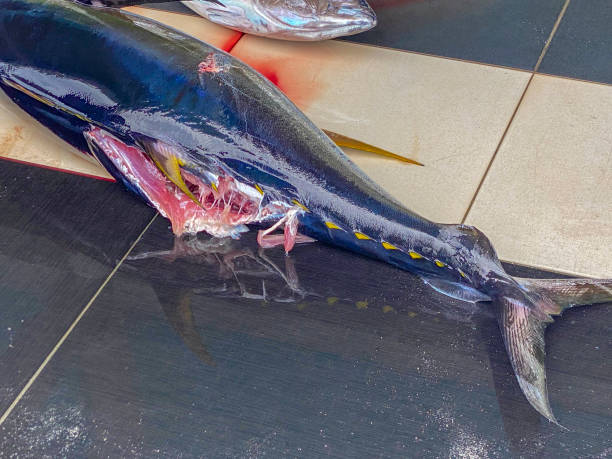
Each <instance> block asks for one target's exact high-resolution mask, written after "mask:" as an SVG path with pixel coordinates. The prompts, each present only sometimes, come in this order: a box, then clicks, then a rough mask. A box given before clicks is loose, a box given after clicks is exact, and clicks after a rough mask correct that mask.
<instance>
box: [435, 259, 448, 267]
mask: <svg viewBox="0 0 612 459" xmlns="http://www.w3.org/2000/svg"><path fill="white" fill-rule="evenodd" d="M434 263H435V264H436V266H437V267H438V268H444V267H445V266H446V265H445V264H444V263H442V262H441V261H440V260H434Z"/></svg>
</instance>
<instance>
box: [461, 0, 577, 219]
mask: <svg viewBox="0 0 612 459" xmlns="http://www.w3.org/2000/svg"><path fill="white" fill-rule="evenodd" d="M570 1H571V0H565V3H564V4H563V7H562V8H561V11H560V12H559V15H558V16H557V20H556V21H555V23H554V25H553V28H552V30H551V31H550V34H549V35H548V38H547V39H546V42H545V43H544V47H543V48H542V52H540V57H538V60H537V62H536V64H535V66H534V68H533V70H532V72H531V75H530V76H529V80H528V81H527V84H526V85H525V89H524V90H523V93H522V94H521V97H519V100H518V102H517V104H516V107H514V111H513V112H512V115H511V116H510V119H509V120H508V124H507V125H506V128H505V129H504V132H503V133H502V136H501V138H500V139H499V142H498V143H497V147H496V148H495V151H494V152H493V155H492V156H491V159H490V160H489V164H487V167H486V169H485V171H484V174H482V177H481V179H480V182H479V183H478V186H477V187H476V191H475V192H474V195H473V196H472V199H471V200H470V203H469V205H468V207H467V209H466V211H465V213H464V214H463V218H462V219H461V223H462V224H465V222H466V220H467V218H468V216H469V215H470V212H471V210H472V207H474V203H475V202H476V198H477V197H478V194H479V193H480V190H481V189H482V187H483V185H484V182H485V180H486V178H487V176H488V175H489V171H490V170H491V167H492V166H493V163H494V162H495V158H496V157H497V153H499V150H500V149H501V146H502V144H503V143H504V140H505V139H506V135H507V134H508V132H509V131H510V126H512V123H513V122H514V118H516V114H517V113H518V110H519V108H520V106H521V104H522V103H523V100H524V99H525V95H526V94H527V91H528V90H529V86H530V85H531V82H532V81H533V78H534V77H535V75H536V72H537V71H538V69H539V68H540V64H541V63H542V60H543V59H544V56H545V55H546V52H547V51H548V48H549V46H550V43H551V42H552V40H553V38H554V36H555V33H556V32H557V29H558V28H559V24H561V20H562V19H563V16H565V12H566V11H567V8H568V6H569V4H570Z"/></svg>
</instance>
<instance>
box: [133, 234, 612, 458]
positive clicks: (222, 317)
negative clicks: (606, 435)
mask: <svg viewBox="0 0 612 459" xmlns="http://www.w3.org/2000/svg"><path fill="white" fill-rule="evenodd" d="M160 247H163V248H162V249H160ZM127 266H128V269H130V270H133V271H135V272H136V271H137V272H138V273H139V275H141V276H145V277H147V276H150V277H151V279H159V278H160V273H163V282H157V281H154V282H152V283H151V285H152V287H153V289H154V291H155V293H156V295H157V297H158V300H159V303H160V305H161V307H162V309H163V311H164V313H165V315H166V317H167V319H168V321H169V323H170V324H171V325H172V327H173V329H174V330H175V331H176V333H178V334H179V335H180V336H181V339H182V340H183V342H184V343H185V345H186V346H187V347H188V348H189V349H190V350H191V351H192V352H193V353H194V354H196V355H197V356H198V358H199V359H200V360H201V361H202V362H204V363H205V364H207V365H215V363H216V361H217V359H216V357H215V355H214V352H211V351H209V350H208V348H207V344H206V342H207V337H206V336H204V335H203V334H202V333H201V332H198V329H200V330H201V329H202V328H203V327H202V325H201V324H200V325H198V324H197V323H196V321H194V309H196V310H197V312H196V313H195V315H196V316H199V317H205V319H204V320H205V321H206V322H207V323H208V326H210V323H211V322H212V323H216V324H220V323H221V322H223V321H226V322H224V323H223V325H220V326H222V327H224V328H226V329H233V330H244V324H245V322H246V323H248V324H249V325H248V327H247V328H248V330H249V334H251V335H253V336H257V337H260V338H264V339H279V340H281V341H287V342H289V343H291V344H293V345H295V344H297V345H299V346H304V347H305V348H307V349H311V350H313V349H315V350H317V351H322V352H333V353H335V354H339V355H341V356H342V357H343V358H345V359H349V360H350V359H365V360H367V361H370V362H371V363H374V364H376V365H382V366H383V367H386V368H392V369H393V371H394V372H399V373H400V374H401V373H402V372H405V373H406V374H411V375H412V376H413V377H415V378H423V381H422V383H423V384H425V385H427V384H433V385H440V384H441V387H442V388H443V391H444V390H447V391H448V393H446V394H444V393H441V394H439V396H440V397H441V400H442V402H441V403H440V406H447V407H448V403H447V402H444V398H445V397H447V398H450V399H452V398H453V397H452V396H451V395H449V394H453V393H454V392H457V393H458V394H459V393H461V392H462V391H464V390H467V391H468V392H469V391H473V390H481V391H483V393H485V394H488V395H487V396H485V397H484V399H485V400H486V399H488V398H490V400H489V403H490V404H489V405H487V403H485V404H484V405H482V406H480V408H479V410H480V411H481V412H488V415H487V416H491V415H492V414H493V413H495V414H494V416H497V417H498V419H499V420H500V421H501V422H502V425H503V428H502V429H503V430H504V431H505V433H504V435H503V437H504V442H505V444H506V448H507V451H508V452H514V453H517V454H522V453H524V452H525V451H526V449H528V450H530V451H532V452H535V451H536V450H537V449H538V448H540V450H544V449H546V448H547V443H546V442H544V441H542V435H543V433H544V432H547V433H546V435H548V436H551V435H552V436H557V435H560V434H561V431H559V432H556V431H555V429H556V428H555V427H554V426H549V425H547V423H546V422H545V421H544V422H542V421H543V420H542V419H541V417H540V416H539V415H538V414H537V413H536V412H535V411H534V410H533V409H532V408H531V407H530V406H529V404H528V403H527V402H526V401H525V400H524V398H523V396H522V394H521V392H520V389H519V388H518V384H517V383H516V381H515V379H514V376H513V373H512V369H511V367H510V364H509V362H508V360H507V357H506V354H505V350H504V347H503V343H502V339H501V336H500V334H499V331H498V329H497V323H496V321H495V317H494V315H493V313H492V311H491V310H490V309H489V308H488V307H487V306H488V305H487V304H486V303H481V304H478V305H474V304H469V303H463V302H460V301H456V300H452V299H450V298H448V297H445V296H443V295H440V294H438V293H437V292H434V291H432V290H431V289H429V288H428V287H427V286H426V285H425V284H424V283H423V282H422V281H421V280H420V279H419V278H418V277H415V276H412V275H411V274H409V273H405V272H402V271H399V270H397V269H394V268H392V267H390V266H387V265H385V264H381V263H378V262H375V261H372V260H369V259H366V258H363V257H359V256H356V255H353V254H350V253H347V252H343V251H341V250H336V249H334V248H330V247H326V246H324V245H321V244H312V245H306V246H300V247H297V248H296V249H295V250H294V251H293V252H292V253H291V254H290V255H289V256H286V255H285V254H284V252H283V250H282V249H261V248H259V247H257V244H256V242H255V240H254V235H246V237H243V239H242V240H240V241H236V240H232V239H214V238H209V237H207V236H200V237H192V238H183V239H174V240H172V239H170V238H167V237H165V238H164V237H162V236H161V235H160V234H158V235H157V236H155V232H153V233H152V234H150V235H148V238H145V240H144V241H143V243H141V244H140V245H139V246H138V247H137V249H136V250H135V251H134V253H133V254H132V256H130V257H129V259H128V261H127ZM511 269H512V270H513V271H514V274H516V275H523V276H534V274H535V275H536V276H542V275H544V276H546V274H545V273H537V272H535V273H534V272H533V271H530V270H528V269H524V268H517V267H513V268H512V267H511ZM219 300H223V302H220V301H219ZM605 308H607V306H605V305H603V306H598V307H593V308H592V309H591V311H594V316H592V317H599V316H600V315H601V314H602V311H603V310H604V309H605ZM231 309H234V312H236V311H240V313H239V315H236V314H234V313H231V312H228V310H231ZM296 314H297V315H296ZM566 316H571V317H570V319H568V320H569V321H572V322H575V321H573V320H571V318H572V317H574V318H575V317H581V318H583V319H584V318H588V314H587V315H584V312H583V311H582V310H576V311H570V313H568V314H566ZM238 317H240V318H238ZM563 320H564V319H562V321H563ZM232 321H234V322H236V323H235V324H232ZM300 322H303V323H302V324H300ZM330 325H331V326H330ZM557 328H559V327H557ZM561 328H564V326H562V327H561ZM332 330H333V331H332ZM600 331H601V330H600ZM557 332H558V330H557ZM557 334H558V333H557ZM590 338H591V339H592V340H597V339H601V340H603V343H602V344H603V345H604V346H606V340H607V345H608V346H609V345H610V341H609V339H607V338H606V337H605V334H604V333H603V331H602V333H601V335H600V336H598V337H597V336H592V337H590ZM582 339H583V340H589V338H586V337H583V338H582ZM559 345H560V346H561V347H563V349H565V350H567V349H568V348H570V349H571V347H572V346H571V343H563V342H561V343H556V344H555V346H559ZM575 354H576V353H574V355H565V357H567V359H568V360H569V359H579V358H580V356H578V355H575ZM549 360H550V359H549ZM559 371H566V369H565V368H564V367H563V365H561V366H560V365H559V362H558V357H556V356H555V357H554V360H552V361H551V362H550V363H549V373H551V376H550V379H552V380H553V381H554V382H553V384H555V383H556V384H559V383H561V384H562V380H561V378H559V373H558V372H559ZM577 384H580V382H579V381H578V382H577ZM460 388H461V389H460ZM550 389H551V398H552V400H553V406H555V408H556V410H557V412H559V413H560V416H561V417H563V415H564V414H566V417H565V420H566V421H567V419H568V416H569V414H568V413H571V412H573V411H574V410H575V409H576V408H577V407H576V406H574V404H576V405H577V404H580V403H584V399H585V397H584V394H583V393H578V394H576V397H574V399H572V397H570V398H568V397H567V396H565V397H564V398H563V399H560V397H559V396H558V395H559V391H560V389H563V387H558V386H557V387H551V388H550ZM396 390H400V391H401V390H406V391H408V392H410V390H411V389H409V388H408V387H406V388H403V389H402V388H397V389H396ZM561 392H563V393H566V392H567V390H566V391H561ZM435 396H436V394H435V392H431V393H429V394H427V395H426V397H435ZM586 398H589V397H586ZM592 398H593V399H597V398H598V396H597V395H596V394H593V396H592ZM495 400H497V401H496V402H495ZM591 401H592V400H591ZM480 402H481V403H482V400H481V401H480ZM454 403H455V405H454V408H453V410H457V411H453V410H451V411H453V414H452V415H451V412H450V411H449V413H447V415H448V416H449V419H446V421H447V422H450V423H451V424H452V423H455V422H458V420H457V416H461V413H460V412H461V408H458V407H457V406H459V407H461V405H462V404H461V402H460V403H459V405H456V403H457V402H456V401H455V402H454ZM463 408H465V406H463ZM608 409H609V407H608V408H603V410H602V411H598V410H595V412H596V413H598V414H596V413H590V414H591V415H593V416H595V418H594V419H599V420H601V419H606V418H605V415H604V413H605V412H606V410H608ZM497 410H499V411H497ZM564 411H565V413H564ZM472 414H473V413H472ZM602 415H603V416H604V418H601V416H602ZM440 416H442V417H444V415H442V414H441V415H440ZM430 417H431V416H430ZM434 417H435V416H434ZM483 419H484V417H483ZM438 421H440V422H442V423H444V422H445V421H444V420H443V419H438ZM608 421H609V418H608ZM470 422H472V421H470ZM590 422H594V421H593V419H591V421H590ZM477 424H478V422H477ZM587 424H588V423H587ZM608 425H609V424H608ZM447 427H448V426H447ZM603 428H604V429H605V426H603ZM485 430H486V428H485ZM538 445H539V446H538Z"/></svg>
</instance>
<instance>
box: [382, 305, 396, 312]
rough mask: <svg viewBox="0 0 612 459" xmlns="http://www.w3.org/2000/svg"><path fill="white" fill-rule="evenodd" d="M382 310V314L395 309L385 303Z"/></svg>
mask: <svg viewBox="0 0 612 459" xmlns="http://www.w3.org/2000/svg"><path fill="white" fill-rule="evenodd" d="M382 312H383V314H387V313H389V312H395V309H394V308H393V306H389V305H385V306H383V308H382Z"/></svg>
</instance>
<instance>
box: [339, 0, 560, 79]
mask: <svg viewBox="0 0 612 459" xmlns="http://www.w3.org/2000/svg"><path fill="white" fill-rule="evenodd" d="M563 3H564V0H543V1H537V2H534V1H532V0H496V1H490V0H471V1H456V0H423V1H419V0H416V1H415V0H372V1H371V2H370V4H371V5H372V7H373V8H374V10H375V11H376V14H377V15H378V26H376V27H375V28H374V29H372V30H370V31H368V32H365V33H362V34H360V35H355V36H352V37H347V38H346V39H347V40H350V41H356V42H359V43H367V44H372V45H379V46H386V47H389V48H398V49H404V50H408V51H417V52H422V53H430V54H435V55H439V56H446V57H453V58H459V59H467V60H473V61H478V62H484V63H487V64H495V65H504V66H509V67H517V68H521V69H528V70H531V69H533V68H534V66H535V64H536V62H537V60H538V58H539V56H540V53H541V51H542V49H543V47H544V43H545V42H546V39H547V38H548V36H549V34H550V32H551V30H552V27H553V25H554V23H555V21H556V19H557V16H558V15H559V13H560V11H561V8H562V6H563Z"/></svg>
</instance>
